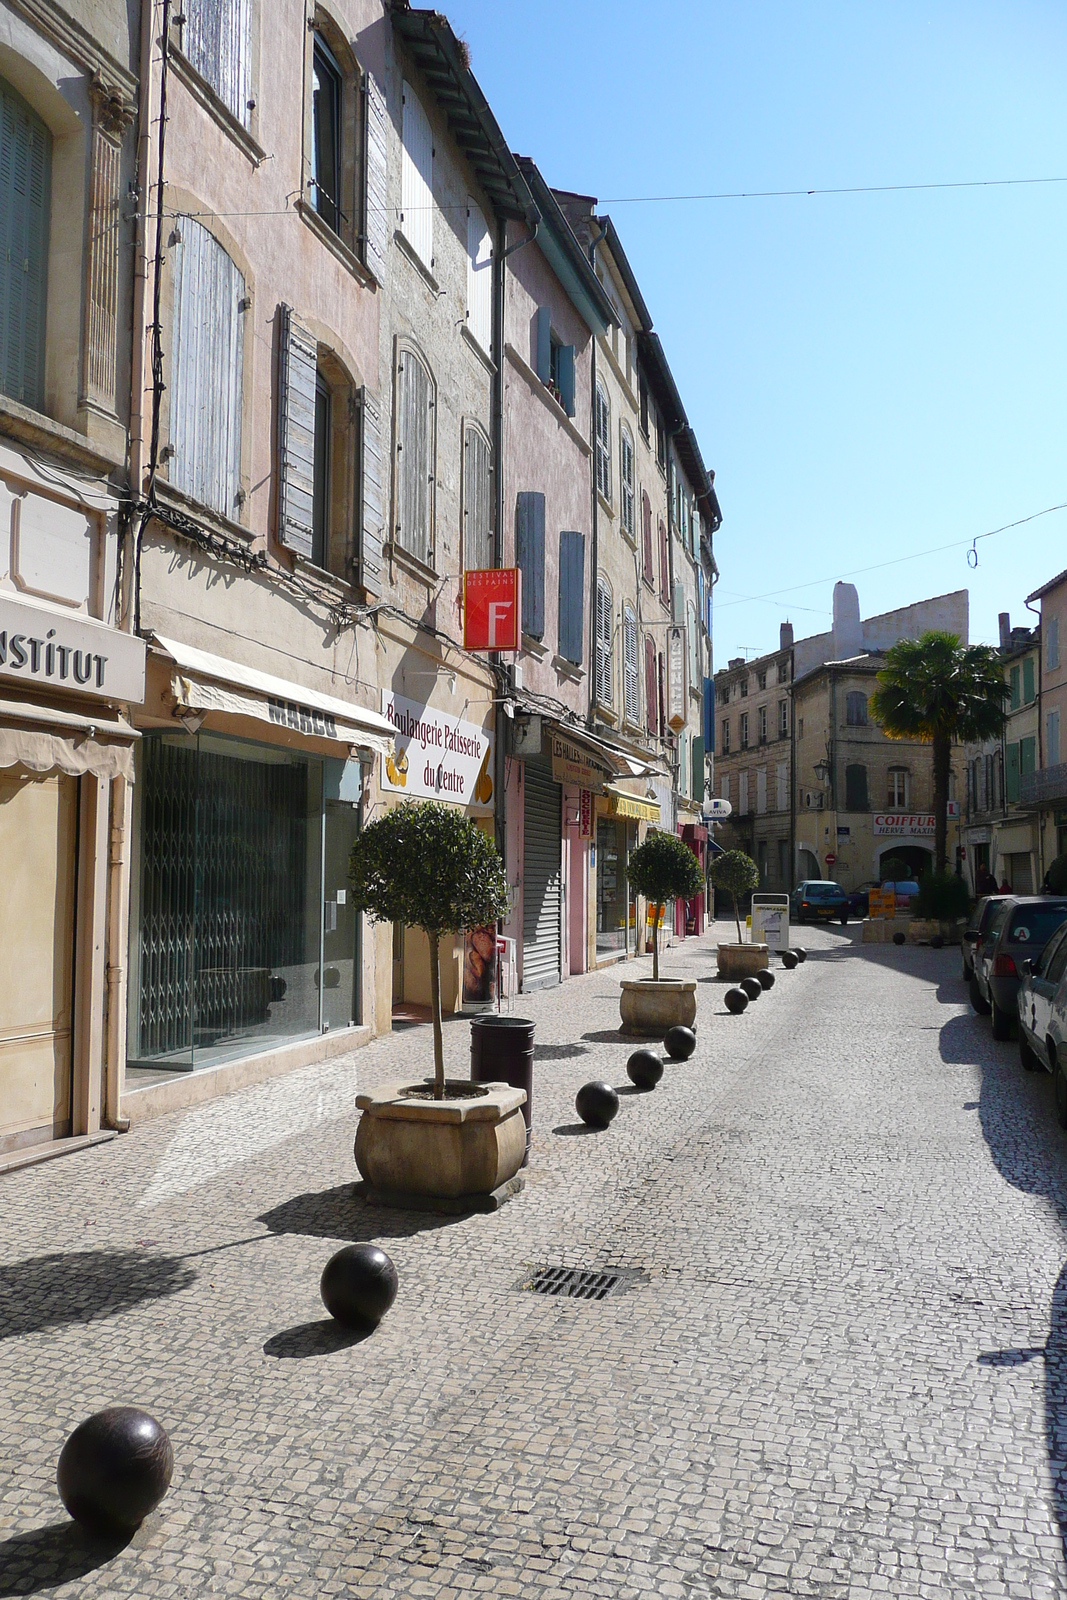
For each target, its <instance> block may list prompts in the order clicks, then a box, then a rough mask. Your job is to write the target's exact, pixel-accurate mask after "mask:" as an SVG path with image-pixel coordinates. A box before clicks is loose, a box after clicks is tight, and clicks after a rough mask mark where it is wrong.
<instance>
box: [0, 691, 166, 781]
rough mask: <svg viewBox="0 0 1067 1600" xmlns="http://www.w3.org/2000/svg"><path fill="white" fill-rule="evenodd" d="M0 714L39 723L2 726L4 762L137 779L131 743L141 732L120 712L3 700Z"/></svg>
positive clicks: (1, 764) (34, 769)
mask: <svg viewBox="0 0 1067 1600" xmlns="http://www.w3.org/2000/svg"><path fill="white" fill-rule="evenodd" d="M0 719H7V721H9V722H12V723H16V724H19V723H36V724H39V726H37V727H20V726H14V727H7V726H0V767H28V768H29V770H30V771H31V772H51V771H52V770H53V768H58V770H59V771H60V772H65V773H67V774H68V775H69V776H70V777H72V778H79V777H81V775H82V773H83V772H84V773H91V774H92V775H93V777H96V778H125V779H126V781H127V782H128V783H132V782H133V780H134V766H133V746H134V744H135V743H136V741H137V740H138V739H139V738H140V734H139V733H138V732H137V729H136V728H131V727H130V724H129V723H128V722H124V721H123V720H122V718H121V717H110V716H107V717H85V716H81V715H80V714H79V713H78V712H74V711H61V710H59V708H58V707H55V706H43V705H31V704H29V703H28V702H26V701H22V700H0Z"/></svg>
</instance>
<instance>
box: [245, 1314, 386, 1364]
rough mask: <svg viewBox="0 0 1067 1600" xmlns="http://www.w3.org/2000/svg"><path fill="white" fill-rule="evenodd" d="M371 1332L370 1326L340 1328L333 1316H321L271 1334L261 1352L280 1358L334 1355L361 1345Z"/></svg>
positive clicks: (287, 1359) (299, 1359) (304, 1358)
mask: <svg viewBox="0 0 1067 1600" xmlns="http://www.w3.org/2000/svg"><path fill="white" fill-rule="evenodd" d="M373 1332H374V1329H373V1328H363V1329H358V1328H342V1326H341V1324H340V1323H339V1322H335V1321H334V1320H333V1318H332V1317H322V1318H321V1319H320V1320H319V1321H318V1322H302V1323H301V1324H300V1326H299V1327H297V1328H286V1329H285V1331H284V1333H276V1334H274V1335H273V1336H272V1337H271V1338H270V1339H268V1340H267V1342H266V1344H265V1345H264V1346H263V1354H264V1355H265V1356H275V1357H277V1358H278V1359H279V1360H282V1361H306V1360H307V1358H308V1356H329V1355H334V1354H335V1353H336V1352H337V1351H338V1350H348V1349H350V1348H351V1347H352V1346H353V1345H357V1344H362V1343H363V1341H364V1339H369V1338H370V1336H371V1334H372V1333H373Z"/></svg>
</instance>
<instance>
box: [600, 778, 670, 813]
mask: <svg viewBox="0 0 1067 1600" xmlns="http://www.w3.org/2000/svg"><path fill="white" fill-rule="evenodd" d="M604 793H605V794H606V795H607V797H608V815H609V816H611V817H635V818H636V819H637V820H638V821H639V822H658V821H659V802H658V801H656V800H642V799H641V798H640V797H639V796H638V795H635V794H627V792H626V790H625V789H619V788H616V786H615V785H614V784H612V783H608V784H605V785H604Z"/></svg>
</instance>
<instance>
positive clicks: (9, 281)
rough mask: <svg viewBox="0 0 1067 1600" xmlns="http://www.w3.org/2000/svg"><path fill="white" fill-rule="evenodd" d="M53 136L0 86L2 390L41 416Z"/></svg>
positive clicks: (0, 317)
mask: <svg viewBox="0 0 1067 1600" xmlns="http://www.w3.org/2000/svg"><path fill="white" fill-rule="evenodd" d="M51 168H52V136H51V134H50V133H49V132H48V129H47V128H46V127H45V125H44V123H43V122H42V121H41V119H40V117H38V116H37V114H36V113H35V112H33V111H31V110H30V107H29V106H28V105H27V104H26V103H25V101H24V100H23V99H22V98H21V96H20V95H17V94H16V93H15V91H14V90H13V89H10V88H8V86H7V85H6V84H3V85H0V389H2V390H3V393H4V394H6V395H8V396H9V397H10V399H12V400H18V401H19V402H20V403H21V404H22V405H25V406H32V407H33V409H34V410H40V408H41V406H42V405H43V404H44V348H45V347H44V325H45V300H46V294H47V282H46V280H47V273H48V213H49V205H50V193H49V190H50V178H51Z"/></svg>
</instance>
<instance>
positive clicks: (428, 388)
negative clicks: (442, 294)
mask: <svg viewBox="0 0 1067 1600" xmlns="http://www.w3.org/2000/svg"><path fill="white" fill-rule="evenodd" d="M396 387H397V394H396V541H397V544H399V545H400V546H401V547H402V548H403V549H404V550H407V551H408V552H409V554H411V555H413V556H415V557H416V558H417V559H418V560H419V561H422V562H425V564H426V565H427V566H432V564H433V510H434V493H433V491H434V466H433V458H434V398H435V396H434V383H433V379H432V378H431V377H430V373H429V369H428V368H427V366H426V364H425V362H423V361H422V360H421V359H420V357H419V356H417V355H416V354H415V352H414V350H411V349H409V348H404V349H401V351H400V354H399V357H398V359H397V365H396Z"/></svg>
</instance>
